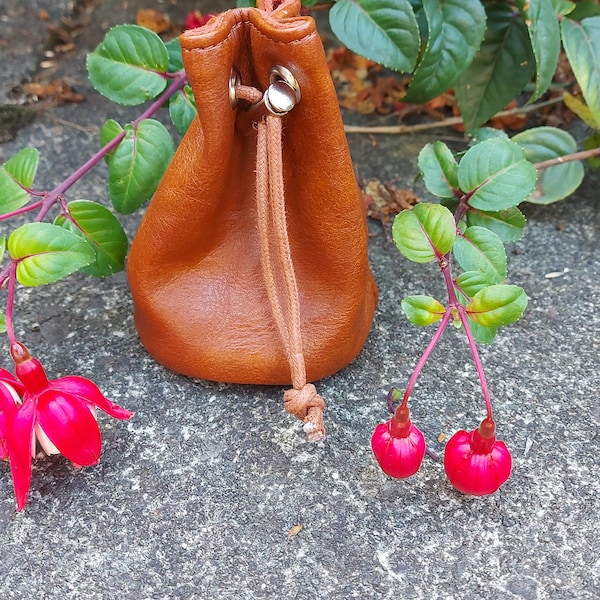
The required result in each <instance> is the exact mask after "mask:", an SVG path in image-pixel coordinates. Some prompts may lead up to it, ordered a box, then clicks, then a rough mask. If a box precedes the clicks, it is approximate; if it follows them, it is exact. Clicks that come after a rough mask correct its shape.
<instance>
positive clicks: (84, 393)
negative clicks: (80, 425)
mask: <svg viewBox="0 0 600 600" xmlns="http://www.w3.org/2000/svg"><path fill="white" fill-rule="evenodd" d="M50 387H51V389H55V390H60V391H62V392H67V393H68V394H73V395H75V396H78V397H79V398H81V399H82V400H85V401H86V402H90V403H91V404H95V405H96V406H97V407H98V408H99V409H101V410H103V411H104V412H105V413H107V414H109V415H110V416H111V417H114V418H115V419H121V420H125V419H131V417H133V415H134V414H135V413H132V412H130V411H128V410H125V409H124V408H121V407H120V406H117V405H116V404H113V403H112V402H111V401H110V400H109V399H108V398H106V396H104V394H103V393H102V392H101V391H100V390H99V389H98V387H97V386H96V384H95V383H93V382H92V381H90V380H89V379H85V378H84V377H77V376H76V375H71V376H69V377H61V378H60V379H54V380H53V381H51V382H50Z"/></svg>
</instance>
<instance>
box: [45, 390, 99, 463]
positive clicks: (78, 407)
mask: <svg viewBox="0 0 600 600" xmlns="http://www.w3.org/2000/svg"><path fill="white" fill-rule="evenodd" d="M37 422H38V423H39V425H40V427H41V428H42V429H43V430H44V433H45V434H46V435H47V436H48V438H49V439H50V441H51V442H52V443H53V444H54V445H55V446H56V447H57V448H58V449H59V450H60V453H61V454H63V455H64V456H66V457H67V458H68V459H69V460H71V461H73V462H74V463H77V464H79V465H83V466H85V467H88V466H90V465H95V464H96V463H97V462H98V460H99V459H100V450H101V448H102V438H101V437H100V430H99V429H98V423H96V419H94V416H93V415H92V413H91V412H90V409H89V408H88V406H87V404H86V403H85V402H83V401H82V400H81V399H80V398H78V397H77V396H75V395H72V394H67V393H64V392H61V391H58V390H52V389H50V390H47V391H45V392H43V393H42V394H41V395H40V397H39V398H38V411H37Z"/></svg>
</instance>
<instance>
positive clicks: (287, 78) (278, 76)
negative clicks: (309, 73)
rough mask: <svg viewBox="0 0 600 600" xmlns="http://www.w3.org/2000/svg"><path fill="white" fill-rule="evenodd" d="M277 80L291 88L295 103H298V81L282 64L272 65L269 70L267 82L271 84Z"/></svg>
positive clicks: (300, 95) (299, 95)
mask: <svg viewBox="0 0 600 600" xmlns="http://www.w3.org/2000/svg"><path fill="white" fill-rule="evenodd" d="M278 81H283V82H284V83H286V84H287V85H288V86H289V87H290V88H291V89H292V90H293V92H294V96H295V104H298V102H300V98H301V97H302V94H301V93H300V86H299V85H298V81H297V80H296V78H295V77H294V75H293V74H292V72H291V71H290V70H289V69H287V68H286V67H283V66H282V65H273V66H272V67H271V70H270V71H269V82H270V83H272V84H273V83H277V82H278Z"/></svg>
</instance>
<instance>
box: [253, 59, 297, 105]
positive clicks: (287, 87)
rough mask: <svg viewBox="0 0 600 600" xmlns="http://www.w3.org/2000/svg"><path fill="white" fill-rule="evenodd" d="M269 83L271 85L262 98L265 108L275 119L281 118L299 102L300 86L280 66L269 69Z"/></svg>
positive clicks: (288, 71) (287, 71) (288, 72)
mask: <svg viewBox="0 0 600 600" xmlns="http://www.w3.org/2000/svg"><path fill="white" fill-rule="evenodd" d="M269 81H270V82H271V85H269V87H268V88H267V90H266V91H265V93H264V96H263V100H264V103H265V107H266V108H267V110H268V111H269V112H270V113H271V114H273V115H275V116H276V117H282V116H283V115H286V114H287V113H289V112H290V110H292V108H294V106H296V104H298V102H300V98H301V97H302V95H301V93H300V86H299V85H298V81H296V78H295V77H294V76H293V75H292V73H291V71H290V70H289V69H286V68H285V67H282V66H281V65H275V66H273V67H271V70H270V72H269Z"/></svg>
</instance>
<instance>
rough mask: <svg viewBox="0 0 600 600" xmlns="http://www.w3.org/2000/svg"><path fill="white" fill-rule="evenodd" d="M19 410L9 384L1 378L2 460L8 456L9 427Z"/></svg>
mask: <svg viewBox="0 0 600 600" xmlns="http://www.w3.org/2000/svg"><path fill="white" fill-rule="evenodd" d="M16 412H17V405H16V403H15V399H14V397H13V395H12V394H11V393H10V391H9V389H8V386H7V384H6V383H4V381H2V380H1V379H0V460H4V459H5V458H7V457H8V439H7V438H8V427H9V423H10V420H11V419H12V418H13V417H14V415H15V413H16Z"/></svg>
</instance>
